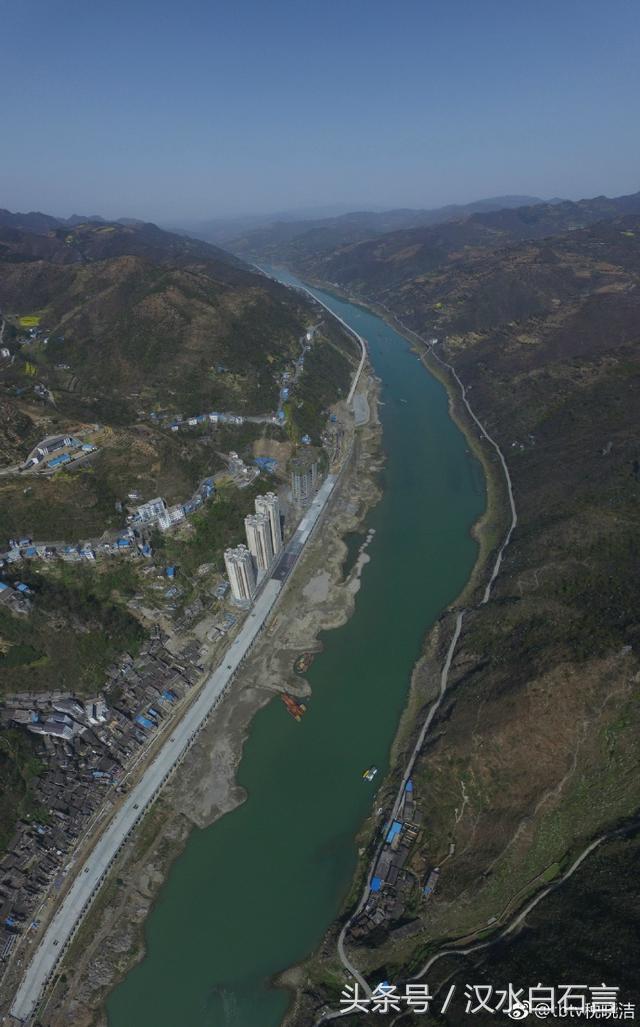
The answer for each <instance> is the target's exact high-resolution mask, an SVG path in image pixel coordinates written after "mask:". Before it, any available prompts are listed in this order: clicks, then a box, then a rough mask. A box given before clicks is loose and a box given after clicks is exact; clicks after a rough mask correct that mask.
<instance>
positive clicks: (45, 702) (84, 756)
mask: <svg viewBox="0 0 640 1027" xmlns="http://www.w3.org/2000/svg"><path fill="white" fill-rule="evenodd" d="M165 641H166V636H163V635H162V634H161V633H160V631H157V632H156V634H155V636H154V637H153V638H151V639H149V641H148V642H147V643H146V644H145V645H144V646H143V649H142V650H141V652H140V655H139V656H138V657H137V658H136V659H133V658H132V657H130V656H128V657H125V658H124V659H123V660H121V661H119V662H118V663H117V664H114V665H113V667H111V668H110V670H109V673H108V683H107V685H106V696H107V700H108V705H107V702H105V698H104V697H103V696H98V697H96V698H92V699H81V698H79V697H76V696H74V695H70V694H68V693H62V692H58V693H50V694H48V695H37V694H35V695H34V694H30V693H23V694H21V695H15V696H12V698H11V700H10V703H7V704H6V705H4V706H3V707H1V708H0V722H1V723H2V725H3V727H5V728H6V727H13V728H22V729H25V730H26V731H28V732H30V733H31V734H32V735H34V736H36V739H37V742H36V745H37V750H38V756H39V758H40V760H41V762H42V763H43V765H44V767H45V769H44V771H43V772H42V774H41V775H40V776H39V777H37V778H35V779H34V780H33V783H32V793H33V796H32V798H33V804H34V806H35V808H36V809H37V810H38V812H37V813H36V814H35V815H33V816H31V817H28V818H27V817H25V818H24V819H22V820H21V821H20V822H19V823H18V825H17V828H16V831H15V833H14V836H13V838H12V839H11V841H10V842H9V845H8V846H7V851H6V852H5V854H4V855H3V856H2V858H1V859H0V960H6V957H7V956H8V955H9V953H10V951H11V948H12V947H13V945H14V944H15V942H16V939H17V938H18V937H19V936H20V935H21V934H23V933H24V932H26V931H28V930H29V929H30V928H31V927H32V926H33V924H34V921H33V917H34V916H36V915H37V910H38V908H39V906H40V903H41V902H42V899H43V895H44V892H45V891H46V889H47V888H49V886H50V885H51V884H52V883H53V885H54V887H59V886H60V884H61V883H62V880H63V877H64V874H65V864H66V863H67V861H68V859H69V856H70V854H71V852H72V850H73V848H74V846H75V845H76V843H77V839H78V838H79V836H80V835H81V834H82V833H83V831H84V830H85V829H86V827H87V825H88V823H89V820H90V818H91V816H92V815H93V814H95V813H96V811H97V810H98V808H99V807H100V806H101V804H102V802H103V800H104V796H105V792H106V790H107V789H108V788H109V787H111V786H115V787H119V782H120V781H121V778H122V777H123V775H124V773H125V771H126V769H127V766H128V765H129V764H130V763H131V762H132V760H133V759H134V757H135V755H136V754H137V753H139V752H140V750H141V749H142V747H143V746H144V745H145V744H147V743H148V741H149V740H150V738H151V736H152V735H153V733H154V732H155V731H156V730H157V729H158V727H159V726H160V723H161V722H162V720H163V719H164V718H165V717H167V716H168V715H169V714H170V711H171V708H172V707H173V706H174V704H176V703H178V702H179V701H180V699H181V698H182V697H183V696H184V695H185V694H186V692H187V691H188V690H189V689H190V688H191V686H192V685H193V684H194V683H195V682H196V681H197V680H198V678H199V677H200V676H201V673H202V667H201V666H200V665H199V664H198V662H197V659H198V656H199V647H198V646H197V644H195V643H191V644H190V645H188V646H187V647H186V648H185V649H183V650H182V651H181V652H180V653H179V654H178V655H177V656H175V655H173V654H172V653H170V652H169V650H168V649H167V648H166V647H165V645H164V642H165Z"/></svg>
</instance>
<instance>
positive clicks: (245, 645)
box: [11, 475, 337, 1022]
mask: <svg viewBox="0 0 640 1027" xmlns="http://www.w3.org/2000/svg"><path fill="white" fill-rule="evenodd" d="M336 480H337V478H336V476H335V475H328V476H327V478H326V479H325V481H324V482H323V483H322V485H321V487H320V489H319V491H318V494H317V495H316V497H315V499H314V500H313V502H312V503H311V505H310V507H309V509H308V510H307V512H306V514H305V516H304V517H303V519H302V521H301V522H300V525H299V527H298V529H297V530H296V532H295V533H294V535H293V538H292V539H291V541H290V542H289V543H288V545H287V546H285V548H284V550H283V553H282V557H281V559H280V561H279V563H278V566H277V567H276V569H275V571H274V572H273V576H272V577H270V578H269V579H268V580H267V581H266V583H265V584H264V586H263V588H262V590H261V591H260V594H259V596H258V598H257V599H256V601H255V604H254V606H253V607H252V609H251V612H250V613H249V616H248V617H247V619H246V620H245V622H244V624H243V626H242V628H241V630H240V631H239V633H238V635H237V637H236V638H235V640H234V641H233V642H232V643H231V645H230V646H229V648H228V650H227V652H226V654H225V655H224V657H223V663H222V664H221V666H219V667H217V668H216V670H214V671H213V673H212V674H211V675H210V676H209V678H208V679H207V681H206V683H205V684H204V686H203V688H202V691H201V692H200V695H199V696H198V698H197V699H196V700H195V702H194V703H193V705H192V706H191V707H190V708H189V710H188V711H187V713H186V714H185V715H184V717H183V718H182V720H181V721H180V723H179V724H177V725H176V727H175V730H174V731H173V733H172V735H171V737H170V738H169V740H168V741H167V742H165V744H164V745H163V747H162V749H161V750H160V752H159V753H158V755H157V756H156V757H155V759H154V760H153V762H152V763H151V764H150V765H149V767H148V769H147V770H146V772H145V774H144V776H143V777H142V779H141V780H140V781H139V782H138V784H137V785H135V787H134V788H133V789H132V790H131V792H130V793H129V795H128V796H127V798H126V799H125V800H124V802H123V803H122V805H121V806H120V808H119V810H118V811H117V813H116V814H115V816H114V818H113V820H112V821H111V823H110V824H109V826H108V827H107V829H106V830H105V832H104V833H103V834H102V836H101V837H100V839H99V840H98V842H97V844H96V845H95V847H94V849H93V851H92V852H91V854H90V856H89V857H88V859H87V860H86V862H85V864H84V866H82V867H79V868H78V872H77V876H76V879H75V881H74V883H73V884H72V886H71V888H70V890H69V891H68V893H67V895H66V896H65V898H64V901H63V902H62V904H61V906H60V908H59V909H58V911H57V913H56V914H55V916H54V917H53V919H52V921H51V923H50V924H49V927H48V928H47V930H46V932H45V934H44V936H43V938H42V941H41V942H40V945H39V946H38V948H37V950H36V952H35V954H34V956H33V958H32V960H31V962H30V963H29V966H28V967H27V969H26V971H25V974H24V977H23V979H22V982H21V984H20V987H19V988H18V991H17V992H16V996H15V999H14V1002H13V1005H12V1007H11V1012H12V1014H13V1016H15V1017H16V1018H17V1019H19V1020H22V1021H23V1022H27V1021H28V1020H29V1019H30V1018H31V1017H32V1016H33V1015H34V1014H35V1012H36V1009H37V1007H38V1004H39V1002H40V999H41V996H42V994H43V992H44V990H45V988H46V986H47V984H48V982H49V981H50V980H51V977H52V975H53V973H54V971H55V969H56V966H57V965H58V963H59V961H60V959H61V957H62V956H63V954H64V952H65V950H66V949H67V947H68V946H69V944H70V942H71V941H72V939H73V937H74V935H75V933H76V931H77V929H78V927H79V926H80V923H81V922H82V919H83V917H84V916H85V914H86V913H87V911H88V909H89V907H90V905H91V903H92V901H93V899H94V898H95V896H96V895H97V893H98V891H99V889H100V887H101V885H102V883H103V881H104V879H105V877H106V875H107V873H108V872H109V869H110V867H111V866H112V864H113V862H114V860H115V859H116V858H117V856H118V854H119V852H120V850H121V849H122V847H123V845H124V843H125V842H126V840H127V838H128V837H129V835H130V834H131V832H132V830H133V829H134V827H135V826H136V824H137V823H138V821H139V820H140V819H141V818H142V817H143V816H144V814H145V812H146V811H147V810H148V808H149V806H150V805H151V804H152V803H153V802H154V800H155V799H156V798H157V796H158V794H159V793H160V791H161V789H162V787H163V785H164V784H165V783H166V781H167V780H168V778H169V777H170V776H171V774H172V773H173V771H174V770H175V768H176V767H177V766H178V764H179V763H180V762H181V760H182V759H183V758H184V756H185V755H186V753H187V752H188V751H189V749H190V747H191V746H192V744H193V742H194V741H195V739H196V736H197V735H198V733H199V732H200V730H201V728H202V727H203V726H204V725H205V724H206V722H207V721H208V719H209V717H210V716H211V714H212V713H213V711H214V709H215V708H216V706H217V705H218V703H219V702H220V700H221V698H222V696H223V695H224V694H225V692H226V690H227V688H228V686H229V684H230V683H231V681H232V680H233V678H234V676H235V674H236V671H237V670H238V667H239V666H240V664H241V663H242V661H243V659H244V658H245V656H246V655H247V653H248V652H249V650H250V649H251V647H252V645H253V643H254V641H255V640H256V638H257V636H258V635H259V633H260V631H261V630H262V628H263V627H264V624H265V622H266V620H267V618H268V616H269V614H270V613H271V610H272V609H273V607H274V605H275V603H276V601H277V599H278V596H279V595H280V592H281V591H282V588H283V583H284V580H285V579H286V577H288V575H289V573H290V572H291V570H292V568H293V566H294V565H295V563H296V562H297V559H298V558H299V556H300V554H301V553H302V551H303V549H304V546H305V544H306V543H307V542H308V540H309V538H310V536H311V535H312V533H313V530H314V528H315V527H316V525H317V523H318V520H319V519H320V516H321V514H322V512H323V511H324V509H325V507H326V505H327V502H328V500H329V498H330V496H331V493H332V491H333V488H334V485H335V483H336Z"/></svg>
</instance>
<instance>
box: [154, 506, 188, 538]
mask: <svg viewBox="0 0 640 1027" xmlns="http://www.w3.org/2000/svg"><path fill="white" fill-rule="evenodd" d="M184 518H185V512H184V507H183V506H182V505H181V504H180V503H176V505H175V506H170V507H168V508H167V509H166V510H165V511H164V513H163V514H161V515H160V517H159V518H158V527H159V528H160V530H161V531H167V530H168V529H169V528H171V527H172V526H173V525H174V524H178V523H179V522H180V521H183V520H184Z"/></svg>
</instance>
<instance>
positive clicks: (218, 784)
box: [47, 376, 381, 1027]
mask: <svg viewBox="0 0 640 1027" xmlns="http://www.w3.org/2000/svg"><path fill="white" fill-rule="evenodd" d="M364 391H365V392H366V395H367V400H368V404H369V408H370V412H371V416H370V419H369V422H368V424H367V425H366V426H364V427H362V428H360V429H359V430H358V432H357V434H356V433H354V438H353V442H352V450H351V455H350V457H349V462H348V466H347V467H346V468H345V470H344V472H343V475H342V478H341V480H340V482H339V484H338V485H337V486H336V490H335V494H334V497H333V498H332V500H331V508H330V511H329V513H328V516H327V518H326V519H325V521H324V523H323V525H322V528H321V530H320V532H319V533H318V535H317V537H316V538H315V539H313V540H312V541H311V542H310V544H309V546H308V548H307V551H306V552H305V554H304V557H303V558H302V560H301V563H300V565H299V566H298V568H297V569H296V572H295V575H294V576H293V578H292V580H291V581H290V583H289V584H288V585H287V588H286V589H285V592H284V593H283V595H282V597H281V600H280V602H279V606H278V610H277V612H276V615H275V617H274V619H273V621H272V623H271V625H270V626H269V627H268V628H267V630H266V632H265V634H264V636H263V638H262V639H261V640H260V641H259V642H257V643H256V645H255V647H254V650H253V652H252V654H251V656H250V657H249V659H248V660H247V661H246V664H245V666H244V668H243V672H242V674H241V675H239V678H240V681H239V682H238V683H236V685H234V686H233V687H232V688H231V689H230V691H229V693H228V695H227V696H226V697H225V699H224V700H223V702H222V703H221V705H220V708H219V710H218V711H217V712H216V715H215V716H214V717H213V718H212V720H211V722H210V724H209V725H208V727H207V728H206V729H205V730H204V731H203V733H202V735H201V736H200V738H199V740H198V743H197V744H196V745H195V746H194V748H193V750H192V752H191V753H190V754H189V757H188V758H187V760H186V761H185V763H184V765H183V768H182V770H181V772H180V774H179V775H176V778H175V779H174V780H173V781H172V782H171V783H170V785H169V786H168V787H167V789H166V791H165V792H164V793H163V794H162V796H161V798H160V800H159V801H158V803H157V804H156V806H155V807H154V808H153V809H152V811H151V812H150V814H149V815H148V816H147V817H146V818H145V820H144V822H143V824H142V825H141V828H140V830H139V831H138V832H136V834H135V836H134V837H133V839H132V841H131V842H130V843H128V844H127V846H126V847H125V850H124V853H123V858H122V862H121V864H120V865H119V867H118V868H117V870H116V871H115V873H116V874H117V875H118V876H117V877H114V878H112V879H111V880H110V882H109V883H108V884H107V886H106V887H105V889H104V893H103V895H101V896H99V897H98V900H97V903H96V906H95V907H94V909H93V910H92V912H91V914H90V915H89V917H88V919H87V921H86V922H85V924H84V925H83V927H82V928H81V931H80V933H79V935H78V937H77V938H76V940H75V942H74V947H73V950H72V953H71V958H70V959H69V960H68V966H70V967H72V970H66V971H65V973H66V977H65V979H64V980H61V982H60V985H59V987H58V988H57V989H56V992H55V994H54V995H53V997H52V999H51V1001H50V1003H49V1005H48V1007H47V1024H48V1025H49V1024H50V1025H51V1027H62V1025H63V1024H65V1025H66V1024H68V1023H69V1022H72V1023H73V1024H74V1027H75V1025H77V1027H88V1025H97V1024H106V1022H107V1021H106V1016H105V1012H104V1009H103V1008H102V1006H103V1003H104V1000H105V998H106V995H107V994H108V992H109V991H110V990H111V989H112V988H113V987H115V985H116V984H117V983H118V981H119V980H121V979H122V978H123V977H124V976H126V974H127V973H128V971H129V970H130V969H131V967H132V966H133V965H134V964H135V963H137V962H139V961H140V960H141V959H142V958H143V956H144V952H145V947H144V935H143V926H144V923H145V921H146V919H147V917H148V915H149V913H150V911H151V908H152V906H153V903H154V901H155V899H156V898H157V896H158V893H159V891H160V889H161V887H162V884H163V882H164V880H165V879H166V876H167V874H168V872H169V870H170V867H171V865H172V863H173V862H174V860H175V859H176V857H177V856H178V855H179V854H180V853H181V852H182V851H183V849H184V846H185V844H186V842H187V839H188V837H189V835H190V833H191V831H192V830H193V828H194V827H197V828H205V827H207V826H209V825H211V824H212V823H214V822H215V821H216V820H218V819H219V818H220V817H222V816H224V814H225V813H229V812H230V811H231V810H233V809H235V808H236V807H237V806H238V805H240V804H241V803H243V801H244V800H245V798H246V793H245V792H244V790H243V789H242V788H241V787H240V786H238V784H237V783H236V771H237V767H238V764H239V762H240V759H241V756H242V751H243V747H244V743H245V741H246V739H247V737H248V734H249V731H250V726H251V722H252V720H253V717H254V716H255V714H256V713H257V712H258V710H260V709H261V708H262V707H263V706H265V705H266V704H268V703H269V702H270V701H271V700H272V699H273V698H274V695H275V694H277V693H278V692H281V691H282V690H285V689H286V690H287V691H290V692H291V693H292V694H297V695H307V694H308V693H309V686H308V684H307V682H306V681H305V679H304V677H300V676H299V675H296V674H295V672H294V670H293V663H294V662H295V659H296V657H297V656H298V655H299V654H300V653H301V652H303V651H309V650H317V651H319V650H320V649H321V643H320V642H319V639H318V636H319V633H320V632H321V631H327V630H331V629H332V628H335V627H337V626H339V625H340V624H343V623H344V622H345V621H346V620H347V619H348V618H349V617H350V615H351V613H352V612H353V608H354V604H355V596H356V594H357V592H358V590H359V587H360V574H361V572H362V569H363V568H364V566H365V565H366V562H367V560H368V555H367V553H366V542H365V543H364V547H363V551H362V552H361V553H360V554H359V556H358V559H357V560H356V562H355V565H354V566H353V568H352V570H351V571H350V573H349V574H348V576H347V578H346V579H343V576H342V565H343V562H344V560H345V557H346V555H347V546H346V544H345V543H344V541H343V538H344V536H345V535H347V534H351V533H353V532H358V531H362V529H363V527H364V523H365V518H366V516H367V513H368V511H369V510H370V509H371V507H372V506H373V505H374V504H375V503H376V502H377V500H378V499H379V497H380V487H379V484H378V478H379V472H380V469H381V429H380V424H379V420H378V416H377V395H378V386H377V383H376V382H375V380H374V379H373V378H372V377H371V376H367V379H366V382H365V383H364ZM238 685H241V687H238ZM282 716H283V717H286V716H287V714H286V712H285V710H284V707H283V709H282ZM291 730H294V731H295V730H296V725H295V723H294V722H293V721H292V722H291Z"/></svg>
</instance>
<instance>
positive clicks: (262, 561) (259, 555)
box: [244, 513, 273, 571]
mask: <svg viewBox="0 0 640 1027" xmlns="http://www.w3.org/2000/svg"><path fill="white" fill-rule="evenodd" d="M244 527H245V531H246V533H247V545H248V546H249V552H250V553H251V555H252V557H253V558H254V560H255V562H256V567H257V568H258V570H259V571H266V570H267V569H268V568H269V567H270V566H271V563H272V561H273V543H272V542H271V524H270V521H269V517H268V516H267V514H263V513H256V514H249V516H248V517H245V519H244Z"/></svg>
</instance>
